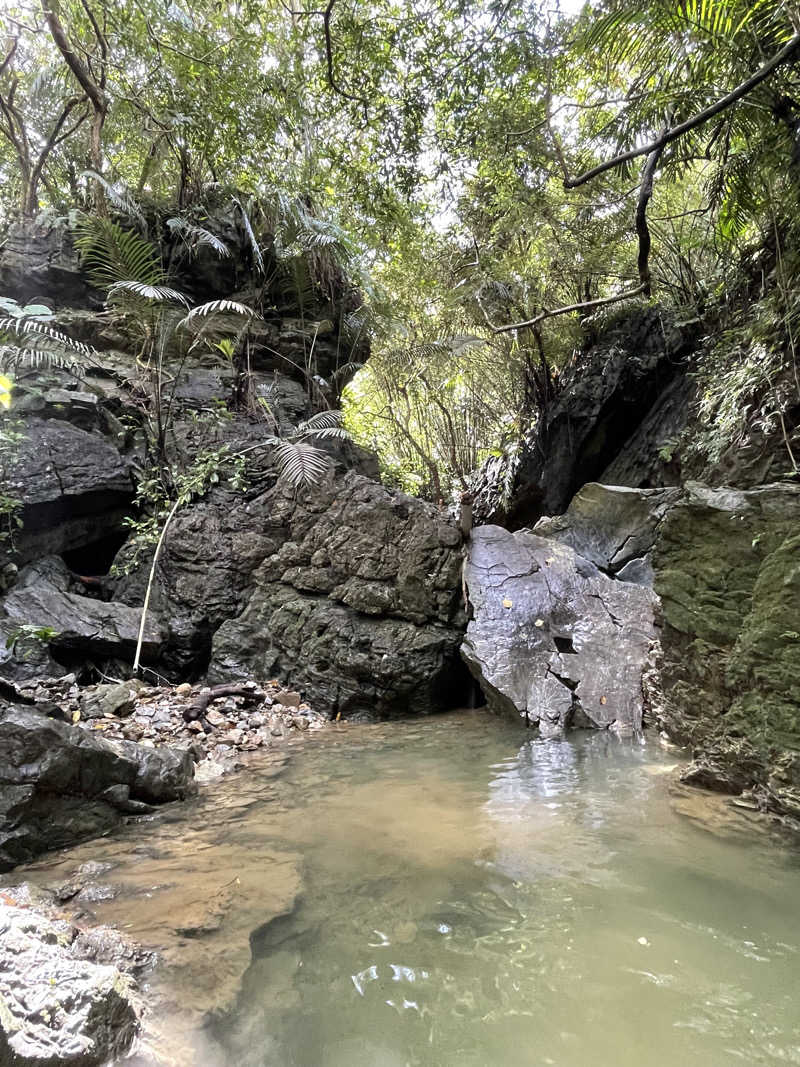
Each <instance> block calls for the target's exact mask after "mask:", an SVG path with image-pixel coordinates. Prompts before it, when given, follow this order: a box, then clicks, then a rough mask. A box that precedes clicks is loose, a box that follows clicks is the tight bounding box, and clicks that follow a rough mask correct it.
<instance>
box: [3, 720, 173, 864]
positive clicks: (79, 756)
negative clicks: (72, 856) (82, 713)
mask: <svg viewBox="0 0 800 1067" xmlns="http://www.w3.org/2000/svg"><path fill="white" fill-rule="evenodd" d="M193 770H194V767H193V759H192V756H191V754H190V753H189V752H188V751H179V750H177V749H171V748H161V749H155V748H149V747H147V746H144V745H137V744H135V743H134V742H132V741H130V740H122V741H118V742H116V743H114V744H112V743H111V742H110V741H108V740H105V739H103V738H101V737H99V736H92V735H91V734H89V733H87V732H86V731H85V730H83V729H81V728H79V727H77V726H71V725H68V724H67V723H65V722H59V721H57V720H55V719H52V718H49V717H48V716H47V715H45V714H44V713H43V712H42V711H40V710H38V709H37V708H36V707H35V706H34V707H30V706H14V705H8V706H6V707H4V708H0V870H8V869H10V868H11V867H14V866H15V865H16V864H18V863H22V862H24V861H26V860H29V859H31V858H32V857H33V856H35V855H38V854H39V853H40V852H44V851H46V850H48V849H52V848H60V847H64V846H66V845H70V844H73V843H74V842H76V841H80V840H82V839H83V838H87V837H94V836H97V835H98V834H101V833H104V832H105V831H106V830H108V829H109V828H111V827H113V826H115V825H117V824H118V823H119V822H120V819H121V818H122V816H123V815H124V814H144V813H146V812H149V811H151V810H152V808H151V805H153V804H161V803H164V802H166V801H170V800H178V799H181V798H183V797H185V796H186V795H187V794H188V793H189V792H191V790H192V789H193V781H192V779H193Z"/></svg>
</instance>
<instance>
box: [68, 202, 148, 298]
mask: <svg viewBox="0 0 800 1067" xmlns="http://www.w3.org/2000/svg"><path fill="white" fill-rule="evenodd" d="M73 233H74V235H75V247H76V248H77V249H78V251H79V252H80V255H81V263H82V264H83V267H84V269H85V270H86V271H87V273H88V274H89V277H90V278H91V279H92V281H93V282H94V283H95V284H96V285H99V286H101V287H102V288H107V289H110V288H112V287H113V286H115V285H120V284H121V283H125V284H129V283H136V284H139V285H142V286H147V287H151V288H156V287H159V286H161V285H163V283H164V271H163V270H162V267H161V260H160V258H159V255H158V252H157V251H156V249H155V248H154V246H153V245H152V244H151V242H150V241H148V240H147V239H146V238H145V237H142V235H141V234H139V233H136V232H135V231H134V230H126V229H123V227H122V226H120V224H119V223H118V222H113V221H112V220H111V219H108V218H98V217H97V216H96V215H84V214H80V215H78V217H77V219H76V220H75V223H74V225H73ZM149 299H152V297H150V298H149Z"/></svg>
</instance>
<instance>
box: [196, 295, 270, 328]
mask: <svg viewBox="0 0 800 1067" xmlns="http://www.w3.org/2000/svg"><path fill="white" fill-rule="evenodd" d="M227 314H232V315H247V316H250V315H254V314H255V312H254V311H253V309H252V308H249V307H248V306H247V305H246V304H240V303H239V301H238V300H209V301H208V303H207V304H198V305H197V307H193V308H192V310H191V311H190V312H189V314H188V315H186V317H185V318H183V319H181V321H180V322H179V323H178V327H179V328H181V327H183V326H188V325H189V323H191V322H192V321H193V320H194V319H197V318H205V317H206V316H208V315H227Z"/></svg>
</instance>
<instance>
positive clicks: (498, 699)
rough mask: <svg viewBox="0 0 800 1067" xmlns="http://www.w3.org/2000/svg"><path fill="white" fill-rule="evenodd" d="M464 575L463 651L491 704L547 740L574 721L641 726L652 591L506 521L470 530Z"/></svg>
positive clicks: (626, 729) (621, 728)
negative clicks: (505, 525)
mask: <svg viewBox="0 0 800 1067" xmlns="http://www.w3.org/2000/svg"><path fill="white" fill-rule="evenodd" d="M465 581H466V585H467V590H468V594H469V601H470V605H471V608H472V618H471V619H470V622H469V625H468V627H467V633H466V637H465V640H464V643H463V645H462V648H461V654H462V656H463V658H464V660H465V661H466V663H467V665H468V666H469V668H470V670H471V671H472V673H473V675H474V676H475V678H476V679H477V680H478V682H479V684H480V686H481V688H482V689H483V692H484V694H485V695H486V698H487V700H488V702H489V705H490V707H491V708H492V709H493V710H496V711H501V712H507V713H510V714H512V715H518V716H521V717H522V718H523V719H525V721H526V722H527V723H529V724H531V725H534V726H538V728H539V730H540V732H541V733H542V735H543V736H546V737H554V736H559V735H560V734H562V733H563V732H564V731H565V730H566V729H567V728H568V727H570V726H576V727H580V726H584V727H594V728H598V729H609V730H613V731H615V732H618V733H620V734H630V733H633V732H637V731H639V730H640V729H641V727H642V704H643V698H642V673H643V670H644V667H645V663H646V660H647V657H648V653H649V651H650V647H651V643H652V641H653V640H654V637H655V630H654V618H653V615H654V608H655V604H656V599H655V596H654V594H653V593H652V591H651V590H650V589H648V588H646V587H643V586H641V585H636V584H633V583H630V582H622V581H617V580H615V579H614V578H611V577H609V576H608V575H606V574H604V573H603V572H602V571H600V570H599V569H598V567H597V566H596V565H595V564H594V563H592V562H591V561H590V560H588V559H586V558H584V557H583V556H580V555H578V553H577V552H575V550H574V549H573V548H572V547H570V546H569V545H564V544H560V543H559V542H557V541H554V540H551V539H548V538H545V537H540V536H538V535H537V534H535V533H532V532H531V531H529V530H520V531H518V532H517V533H511V532H509V531H508V530H504V529H502V528H501V527H499V526H480V527H477V528H476V529H474V530H473V531H472V538H471V542H470V546H469V554H468V557H467V561H466V565H465Z"/></svg>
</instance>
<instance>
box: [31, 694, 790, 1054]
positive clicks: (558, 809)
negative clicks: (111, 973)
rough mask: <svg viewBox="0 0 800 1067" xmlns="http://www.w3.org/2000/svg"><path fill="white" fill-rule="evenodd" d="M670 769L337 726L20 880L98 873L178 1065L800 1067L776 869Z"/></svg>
mask: <svg viewBox="0 0 800 1067" xmlns="http://www.w3.org/2000/svg"><path fill="white" fill-rule="evenodd" d="M674 763H675V757H674V756H672V755H669V754H666V753H664V752H663V751H662V750H661V749H660V748H659V747H658V746H657V745H656V744H648V745H646V746H640V745H639V744H636V743H633V742H629V741H624V742H619V741H615V740H614V739H613V738H609V737H605V736H599V735H597V734H587V735H579V736H577V737H575V738H574V739H572V740H570V741H569V742H563V743H555V742H537V741H535V740H531V739H530V737H529V736H528V735H525V734H522V733H521V732H520V731H519V730H517V729H516V728H515V727H513V726H508V725H505V724H503V723H501V722H498V721H497V720H495V719H492V718H490V717H488V716H486V715H485V714H483V713H480V712H478V713H468V714H460V715H453V716H448V717H445V718H442V719H437V720H430V721H423V722H415V723H411V724H406V725H395V726H350V727H346V728H342V729H341V730H339V731H334V732H331V733H325V734H323V735H320V736H319V737H317V738H314V739H310V740H308V741H306V742H304V743H303V744H302V745H300V746H298V747H297V748H296V749H295V750H293V751H292V753H291V754H290V758H289V761H288V763H286V764H285V766H283V767H280V768H279V767H278V766H273V765H264V766H263V767H262V769H261V770H259V769H258V768H257V767H255V768H253V769H251V770H249V771H248V772H247V773H246V774H244V775H239V776H237V777H236V778H233V779H229V780H227V781H223V782H221V783H220V784H219V785H218V786H216V787H214V788H213V789H211V790H209V791H208V792H207V793H206V794H205V795H204V796H203V797H202V798H201V799H199V800H198V801H195V802H193V803H191V804H189V805H183V806H178V807H175V808H173V809H172V810H171V811H170V812H169V813H168V814H167V815H165V816H161V817H159V818H157V819H156V820H155V821H154V822H153V823H151V824H150V825H148V826H144V827H142V826H141V825H140V826H138V827H136V828H128V829H127V830H126V831H124V832H123V833H122V834H119V835H117V836H116V837H114V838H112V839H108V840H106V841H103V842H94V843H92V844H90V845H87V846H83V847H82V848H81V849H77V850H73V851H72V852H71V853H70V854H68V856H66V857H65V858H60V859H59V860H58V861H53V860H48V861H47V862H46V863H42V864H38V865H36V867H35V868H34V871H33V873H34V876H35V877H36V878H37V880H40V881H53V880H54V879H55V880H58V879H59V878H62V879H63V878H64V877H65V876H66V875H67V873H68V871H69V870H71V869H73V868H74V867H75V866H76V864H78V863H80V862H85V861H86V860H87V859H95V860H104V859H105V860H108V861H109V862H111V863H113V864H115V866H114V868H113V869H112V870H111V871H109V872H108V873H107V874H106V875H104V876H103V881H104V884H108V885H110V886H112V887H114V888H116V889H117V890H118V896H117V897H116V898H115V899H113V900H108V901H100V902H97V903H95V904H93V905H91V908H93V909H94V913H95V914H96V915H97V917H98V918H100V919H101V920H109V921H114V922H117V923H121V924H125V925H127V927H128V928H129V929H130V931H131V932H132V933H133V934H134V935H135V936H138V937H142V938H143V939H145V940H149V942H150V943H152V944H155V945H158V946H159V947H160V948H161V949H162V950H163V952H164V963H163V964H162V967H161V968H160V969H159V970H158V971H157V972H156V974H155V976H154V978H153V990H154V992H155V993H156V995H157V997H158V998H159V1003H160V1005H161V1006H160V1008H159V1009H158V1012H157V1016H156V1018H154V1019H153V1020H152V1023H153V1026H154V1027H155V1029H156V1031H157V1032H158V1036H156V1037H155V1038H153V1039H151V1045H153V1046H154V1047H155V1048H156V1050H157V1051H159V1052H160V1053H161V1055H162V1056H163V1057H169V1056H171V1057H172V1061H173V1062H175V1063H182V1064H183V1063H185V1064H187V1065H188V1064H196V1065H198V1067H223V1065H224V1067H229V1065H231V1064H236V1065H237V1067H522V1065H525V1067H529V1065H539V1064H542V1065H544V1064H555V1065H558V1067H587V1065H590V1067H628V1065H631V1067H633V1065H636V1067H642V1065H647V1067H661V1065H664V1067H667V1065H669V1067H674V1065H675V1064H679V1065H681V1067H695V1065H696V1067H727V1065H737V1064H800V863H799V862H798V855H797V854H792V853H791V852H788V851H785V850H781V849H780V848H778V847H776V846H775V844H774V843H771V844H770V843H769V842H768V841H767V840H766V838H765V837H764V836H763V834H757V833H755V832H752V833H751V832H749V831H747V830H746V829H745V830H742V829H739V830H737V829H736V826H735V824H731V825H727V823H726V820H725V818H724V817H723V814H722V813H723V811H724V809H723V807H722V805H721V803H720V802H719V801H718V800H716V799H709V800H708V801H706V800H705V799H704V798H702V796H700V795H694V796H692V795H691V794H687V795H681V796H678V797H677V798H676V797H675V795H673V794H672V793H671V791H670V781H671V778H670V775H669V773H668V772H669V770H670V767H671V766H673V765H674ZM687 813H688V815H687ZM690 815H691V816H693V817H689V816H690ZM704 824H707V826H710V827H711V828H712V829H713V832H711V831H710V830H709V829H708V828H705V827H704ZM132 848H136V850H137V851H136V852H135V853H133V852H132V851H131V850H132ZM29 873H30V872H29ZM87 906H89V905H87ZM176 931H178V932H176ZM251 935H252V936H251ZM242 972H244V973H243V976H242ZM209 1008H214V1009H215V1011H214V1017H213V1020H212V1022H211V1023H210V1024H209V1023H208V1022H207V1021H206V1023H205V1025H201V1024H202V1017H203V1015H204V1013H206V1012H207V1011H208V1009H209ZM178 1034H179V1035H180V1041H178V1040H177V1038H176V1035H178ZM173 1038H176V1040H175V1042H174V1043H173ZM180 1042H183V1049H184V1050H183V1051H180V1047H181V1045H180ZM188 1049H190V1050H191V1051H187V1050H188Z"/></svg>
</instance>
